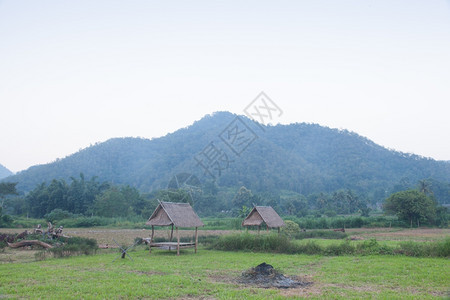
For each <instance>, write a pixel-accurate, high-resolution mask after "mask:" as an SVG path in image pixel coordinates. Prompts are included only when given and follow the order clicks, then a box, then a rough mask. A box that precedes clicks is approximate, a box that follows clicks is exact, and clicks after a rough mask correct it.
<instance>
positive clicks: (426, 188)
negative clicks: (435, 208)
mask: <svg viewBox="0 0 450 300" xmlns="http://www.w3.org/2000/svg"><path fill="white" fill-rule="evenodd" d="M419 192H421V193H424V194H425V195H431V194H433V191H432V190H431V182H429V181H428V180H426V179H422V180H419Z"/></svg>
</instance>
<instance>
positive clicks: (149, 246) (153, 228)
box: [148, 225, 155, 254]
mask: <svg viewBox="0 0 450 300" xmlns="http://www.w3.org/2000/svg"><path fill="white" fill-rule="evenodd" d="M154 235H155V226H153V225H152V235H151V236H150V243H149V244H148V253H149V254H151V253H152V242H153V237H154Z"/></svg>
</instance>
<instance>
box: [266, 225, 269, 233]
mask: <svg viewBox="0 0 450 300" xmlns="http://www.w3.org/2000/svg"><path fill="white" fill-rule="evenodd" d="M266 231H267V232H269V225H267V224H266Z"/></svg>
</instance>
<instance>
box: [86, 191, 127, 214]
mask: <svg viewBox="0 0 450 300" xmlns="http://www.w3.org/2000/svg"><path fill="white" fill-rule="evenodd" d="M128 208H129V205H128V202H127V199H126V198H125V196H124V194H123V193H121V191H120V190H119V189H118V188H117V187H112V188H109V189H108V190H106V191H105V192H104V193H103V194H101V195H98V196H97V197H96V198H95V200H94V212H95V214H96V215H98V216H102V217H125V216H126V215H127V214H128Z"/></svg>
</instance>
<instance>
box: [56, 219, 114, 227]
mask: <svg viewBox="0 0 450 300" xmlns="http://www.w3.org/2000/svg"><path fill="white" fill-rule="evenodd" d="M58 224H59V225H62V226H64V227H66V228H67V227H68V228H75V227H95V226H106V225H108V224H111V219H108V218H103V217H81V218H76V219H63V220H61V221H59V222H58Z"/></svg>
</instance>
